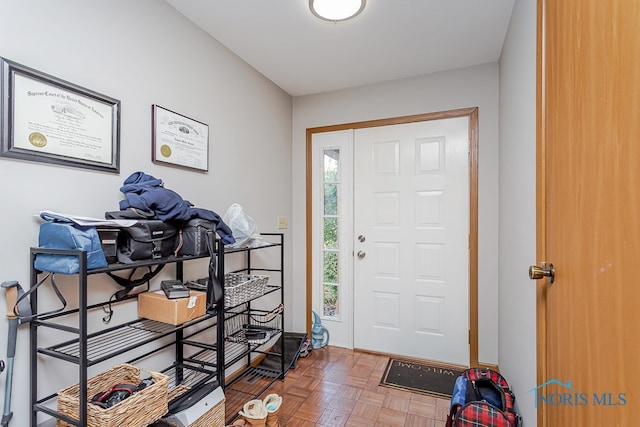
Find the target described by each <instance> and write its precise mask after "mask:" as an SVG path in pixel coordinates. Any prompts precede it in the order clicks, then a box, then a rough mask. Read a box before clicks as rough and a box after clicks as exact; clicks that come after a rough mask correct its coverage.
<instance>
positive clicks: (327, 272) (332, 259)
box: [324, 251, 339, 283]
mask: <svg viewBox="0 0 640 427" xmlns="http://www.w3.org/2000/svg"><path fill="white" fill-rule="evenodd" d="M324 282H325V283H339V274H338V253H337V252H332V251H325V252H324Z"/></svg>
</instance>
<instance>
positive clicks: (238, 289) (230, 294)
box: [224, 273, 269, 307]
mask: <svg viewBox="0 0 640 427" xmlns="http://www.w3.org/2000/svg"><path fill="white" fill-rule="evenodd" d="M268 281H269V276H262V275H256V274H239V273H227V274H225V275H224V306H225V307H233V306H236V305H238V304H242V303H243V302H247V301H249V300H251V299H253V298H257V297H259V296H262V295H264V288H265V286H266V284H267V282H268Z"/></svg>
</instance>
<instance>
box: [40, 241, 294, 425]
mask: <svg viewBox="0 0 640 427" xmlns="http://www.w3.org/2000/svg"><path fill="white" fill-rule="evenodd" d="M262 236H264V237H265V238H266V239H271V240H272V242H267V243H265V244H264V245H263V246H259V247H254V248H238V249H225V248H224V246H223V245H222V243H221V242H220V241H219V240H216V244H215V252H216V256H217V259H218V260H217V265H216V269H217V274H218V277H220V278H222V277H224V273H225V267H224V258H225V255H226V254H233V253H242V254H244V259H245V267H243V268H241V269H239V270H236V271H233V272H234V273H246V274H259V273H269V272H271V273H278V274H279V276H280V281H279V283H268V284H267V285H266V289H265V293H264V294H263V295H261V296H258V297H256V298H255V299H259V298H262V297H263V296H265V295H270V294H273V293H276V292H279V297H280V298H279V299H280V304H281V307H280V309H279V311H278V312H277V313H276V314H275V316H274V319H275V320H274V321H273V322H272V323H270V324H269V325H267V326H266V327H265V329H268V331H269V333H270V338H269V340H268V341H267V342H265V343H256V342H253V341H252V340H250V339H242V337H238V331H236V330H230V329H228V328H227V326H229V325H230V323H231V322H232V320H231V319H238V318H242V319H243V320H242V322H241V323H242V324H243V325H244V324H250V323H252V320H251V319H252V318H256V317H260V316H264V315H265V314H269V312H266V311H264V310H258V309H255V308H253V307H252V301H246V302H243V303H242V304H239V305H236V306H234V307H224V309H220V308H217V307H209V310H208V311H207V314H206V315H205V316H202V317H199V318H197V319H194V320H192V321H189V322H186V323H184V324H182V325H178V326H174V325H170V324H166V323H162V322H157V321H153V320H148V319H137V320H134V321H130V322H126V323H123V324H119V325H116V326H113V327H109V328H106V329H103V330H100V331H98V332H95V333H89V332H88V328H87V322H88V312H89V311H90V310H98V309H102V307H103V306H104V305H106V304H109V302H108V301H105V302H100V303H97V304H93V305H89V304H88V292H89V291H88V289H89V287H88V285H89V280H88V278H89V276H92V275H97V274H106V273H113V272H117V271H124V270H132V269H135V268H140V267H153V266H159V265H166V264H175V266H176V279H177V280H183V272H184V270H183V268H184V265H183V264H184V263H185V262H188V261H190V260H195V259H201V258H206V257H208V256H183V257H168V258H163V259H159V260H146V261H137V262H134V263H131V264H120V263H118V264H111V265H109V266H107V267H105V268H99V269H93V270H87V268H86V267H87V258H86V252H83V251H73V250H58V249H44V248H31V250H30V265H31V274H30V284H31V287H32V288H33V287H34V286H36V284H37V283H38V277H39V275H41V274H45V273H46V272H44V273H43V272H40V271H38V270H36V269H35V268H33V265H34V261H35V257H36V255H38V254H57V255H72V256H77V257H78V260H79V264H80V272H79V273H78V274H77V280H78V307H77V308H71V309H66V310H64V311H61V312H59V313H54V314H49V315H43V316H39V317H36V318H34V319H33V320H31V321H30V371H31V377H30V392H31V396H30V403H31V408H32V412H31V419H30V425H31V427H36V426H37V416H38V413H44V414H48V415H50V416H51V417H53V418H55V419H59V420H62V421H65V422H67V423H69V424H71V425H77V426H85V425H86V424H87V411H86V408H87V403H88V402H87V398H86V395H87V380H88V379H89V378H88V375H87V368H88V367H90V366H93V365H96V364H98V363H102V362H105V361H107V360H109V359H111V358H114V357H116V356H120V355H123V354H127V353H131V355H132V357H134V358H132V359H130V360H129V362H128V363H132V364H135V362H136V361H139V360H141V359H144V358H146V357H149V356H151V355H153V354H155V353H157V352H160V351H162V350H165V349H167V348H169V347H174V348H175V362H174V363H173V364H171V366H169V367H167V368H166V369H164V370H162V371H161V372H162V373H164V374H165V375H167V376H168V377H169V392H170V395H171V390H173V389H175V388H176V387H179V386H184V387H185V388H186V389H189V390H194V391H195V390H196V389H197V388H198V387H199V386H201V385H203V384H206V383H209V382H210V381H212V380H213V379H215V380H217V381H218V383H219V385H220V386H222V387H223V388H224V390H225V395H226V402H225V406H226V407H227V409H228V410H227V414H230V416H227V418H228V419H229V420H232V419H234V418H235V416H236V415H237V412H238V410H239V409H241V408H242V405H243V404H244V403H245V402H247V401H248V400H251V399H253V398H257V397H259V396H260V395H261V394H262V393H264V391H266V390H267V388H268V387H269V386H270V385H271V384H273V383H274V382H275V381H276V380H278V379H284V372H285V366H284V365H285V361H284V340H280V342H281V343H282V345H281V346H280V348H274V347H273V346H271V347H269V345H272V343H273V340H274V339H277V338H278V337H283V335H284V309H283V306H282V303H283V301H284V235H283V234H282V233H262ZM266 248H277V249H272V250H279V257H280V265H279V266H277V267H276V268H262V267H258V266H256V265H254V263H253V262H252V256H251V254H252V253H254V252H255V251H259V250H264V249H266ZM133 298H135V296H133V297H127V298H125V299H123V300H120V301H117V302H111V304H120V303H123V302H125V301H127V300H130V299H133ZM30 303H31V310H32V312H33V313H38V292H37V290H33V292H32V293H31V296H30ZM220 305H222V304H220ZM69 316H75V317H76V318H77V326H69V325H68V324H65V323H63V322H62V321H61V320H62V318H65V317H69ZM218 325H222V327H218ZM261 326H262V325H261ZM213 327H216V341H215V342H204V341H203V340H202V339H199V337H198V334H201V333H203V332H205V331H207V330H210V329H211V328H213ZM263 327H264V326H263ZM41 328H50V329H55V330H59V331H64V332H67V333H70V334H72V335H75V338H72V339H69V340H66V341H63V342H60V343H57V344H55V345H51V346H47V347H41V346H39V345H38V332H39V329H41ZM167 337H170V339H168V340H163V341H162V342H160V340H161V339H163V338H167ZM245 338H246V337H245ZM165 341H168V342H165ZM153 342H159V345H158V346H157V347H154V348H153V349H151V350H149V351H146V352H145V353H144V354H139V351H138V352H136V350H139V349H140V348H141V347H142V346H145V345H147V344H150V343H153ZM185 349H189V350H190V351H185ZM256 355H257V356H258V357H259V356H260V355H263V356H266V355H273V356H276V357H280V360H281V366H280V369H276V370H273V369H271V370H269V369H263V368H259V367H256V366H254V364H255V363H254V361H255V357H256ZM39 356H47V357H52V358H56V359H59V360H64V361H66V362H69V363H72V364H76V365H77V366H78V381H79V408H80V411H79V419H78V420H74V419H71V418H69V417H67V416H65V415H63V414H61V413H59V412H57V411H56V410H53V409H51V408H50V406H51V404H52V403H54V402H55V399H56V398H57V393H54V394H51V395H48V396H39V395H38V357H39ZM243 360H244V368H243V369H242V370H241V371H240V372H236V373H234V374H235V375H234V377H233V378H231V379H230V381H228V382H227V378H226V374H225V373H226V371H227V370H228V368H230V367H231V366H232V365H234V364H237V363H239V362H242V361H243ZM247 378H249V379H251V381H248V382H247V381H243V380H245V379H247Z"/></svg>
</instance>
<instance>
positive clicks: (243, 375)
mask: <svg viewBox="0 0 640 427" xmlns="http://www.w3.org/2000/svg"><path fill="white" fill-rule="evenodd" d="M261 235H262V236H263V237H264V238H265V239H266V240H270V242H269V243H266V244H265V245H264V246H258V247H253V248H240V249H231V250H228V251H226V253H227V254H229V253H238V252H241V253H243V255H244V260H245V263H244V265H245V266H244V267H243V268H240V269H237V270H234V271H233V272H234V273H246V274H264V273H266V274H268V273H278V274H279V275H280V281H279V283H273V282H269V283H268V284H267V285H266V289H265V293H264V294H263V295H261V296H260V297H257V298H255V299H253V300H250V301H247V302H243V303H241V304H239V305H236V306H233V307H225V310H224V312H220V313H218V323H219V324H222V323H224V325H225V326H224V328H220V329H221V330H222V331H223V336H222V337H221V339H220V342H222V343H223V344H222V345H223V347H224V352H223V354H222V357H221V358H220V359H221V365H222V366H224V369H225V371H227V370H228V369H229V368H231V367H232V366H233V365H235V364H237V363H239V362H243V366H244V367H243V368H242V369H240V370H239V371H236V372H231V373H230V374H231V375H232V377H231V378H230V379H229V380H228V381H227V380H226V379H224V383H223V386H224V390H225V407H226V414H227V416H226V422H227V423H230V422H232V421H233V420H234V419H235V418H236V417H237V416H238V411H239V410H240V409H242V407H243V405H244V403H246V402H248V401H249V400H252V399H256V398H259V397H261V396H262V394H264V392H265V391H266V390H267V389H268V388H269V387H270V386H271V385H272V384H273V383H274V382H276V381H277V380H278V379H281V380H283V379H284V375H285V358H284V351H285V345H284V339H280V340H279V342H280V345H279V346H277V347H279V348H276V346H275V345H274V343H275V342H277V341H278V338H283V337H284V305H283V303H284V235H283V234H282V233H262V234H261ZM267 248H273V249H271V250H278V251H279V258H280V265H279V266H276V268H265V267H264V266H258V265H256V263H255V262H254V260H253V259H252V254H255V253H256V251H263V250H265V249H267ZM276 292H278V293H279V300H280V305H279V306H278V307H276V308H274V309H273V310H261V309H256V308H254V307H253V306H252V303H253V302H255V301H256V300H257V299H259V298H262V297H264V296H266V295H270V294H272V293H276ZM271 314H273V317H271ZM246 325H252V326H253V327H254V328H257V329H259V330H262V331H265V332H266V333H268V334H269V338H268V339H266V340H265V342H262V341H261V340H259V341H257V342H256V341H254V340H252V339H248V338H247V337H246V335H244V331H245V329H244V328H241V327H240V326H242V327H244V326H246ZM267 355H271V356H275V357H276V358H279V361H280V366H279V368H278V369H275V370H274V369H266V368H262V367H260V366H259V365H257V364H256V360H258V361H259V360H260V359H261V358H264V357H265V356H267ZM256 357H257V359H256Z"/></svg>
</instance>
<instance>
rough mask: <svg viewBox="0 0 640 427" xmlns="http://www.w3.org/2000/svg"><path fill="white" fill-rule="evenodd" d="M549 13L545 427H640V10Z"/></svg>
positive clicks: (542, 96) (540, 394) (543, 173)
mask: <svg viewBox="0 0 640 427" xmlns="http://www.w3.org/2000/svg"><path fill="white" fill-rule="evenodd" d="M539 4H540V17H541V18H542V20H541V21H540V23H541V24H542V25H540V26H539V29H540V35H539V37H540V39H539V40H540V41H541V44H540V46H541V48H542V49H541V56H540V58H539V60H540V65H539V77H540V78H539V108H538V114H539V122H538V124H539V126H538V185H539V187H538V231H537V233H538V237H539V241H538V251H537V252H538V261H547V262H551V263H553V264H554V266H555V269H556V277H555V282H554V284H552V285H546V284H544V283H543V282H542V281H540V282H539V283H538V285H537V286H538V296H539V310H538V328H539V330H538V343H539V353H538V359H539V360H538V368H539V375H538V380H539V385H540V386H542V387H540V388H539V389H537V390H536V396H535V397H536V403H537V406H538V408H539V411H540V417H539V419H540V420H541V421H542V425H544V426H549V427H556V426H632V425H638V410H639V409H640V386H639V385H638V382H637V381H636V380H635V379H634V377H635V371H636V370H637V368H638V366H640V333H639V331H640V305H639V304H640V286H639V283H638V274H637V271H638V269H637V267H636V266H637V265H638V263H639V261H640V167H639V163H640V36H639V33H638V27H639V26H640V2H638V1H622V0H609V1H602V0H580V1H578V0H567V1H549V0H540V1H539ZM550 381H551V383H549V382H550ZM560 383H561V384H560ZM545 384H546V385H545ZM567 396H568V397H567Z"/></svg>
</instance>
